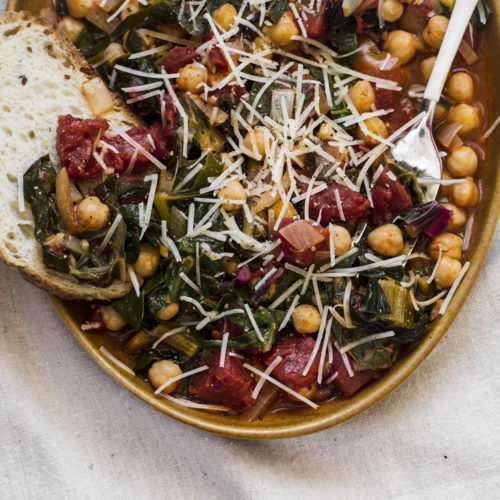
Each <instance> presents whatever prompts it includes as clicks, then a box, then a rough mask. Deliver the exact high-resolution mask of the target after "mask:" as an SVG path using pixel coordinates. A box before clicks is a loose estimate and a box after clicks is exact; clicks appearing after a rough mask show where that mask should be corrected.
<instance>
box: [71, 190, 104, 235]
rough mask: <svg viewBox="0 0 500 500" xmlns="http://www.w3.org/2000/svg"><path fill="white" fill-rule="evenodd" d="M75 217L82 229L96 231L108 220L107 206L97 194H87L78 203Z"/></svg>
mask: <svg viewBox="0 0 500 500" xmlns="http://www.w3.org/2000/svg"><path fill="white" fill-rule="evenodd" d="M76 217H77V219H78V224H79V226H80V227H81V228H82V229H83V230H84V231H98V230H99V229H101V228H103V227H104V225H105V224H106V222H107V221H108V217H109V207H108V206H107V205H105V204H104V203H102V202H101V200H100V199H99V198H98V197H97V196H88V197H87V198H84V199H83V200H82V201H81V202H80V203H79V204H78V206H77V208H76Z"/></svg>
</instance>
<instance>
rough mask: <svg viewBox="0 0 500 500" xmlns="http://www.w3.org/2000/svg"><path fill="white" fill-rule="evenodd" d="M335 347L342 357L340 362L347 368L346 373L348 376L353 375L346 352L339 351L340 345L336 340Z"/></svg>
mask: <svg viewBox="0 0 500 500" xmlns="http://www.w3.org/2000/svg"><path fill="white" fill-rule="evenodd" d="M334 345H335V347H336V349H337V351H339V353H340V356H341V357H342V362H343V363H344V366H345V369H346V370H347V373H348V374H349V377H351V378H352V377H354V372H353V371H352V367H351V363H349V358H348V357H347V354H346V353H345V352H341V351H340V346H339V343H338V342H337V341H335V344H334Z"/></svg>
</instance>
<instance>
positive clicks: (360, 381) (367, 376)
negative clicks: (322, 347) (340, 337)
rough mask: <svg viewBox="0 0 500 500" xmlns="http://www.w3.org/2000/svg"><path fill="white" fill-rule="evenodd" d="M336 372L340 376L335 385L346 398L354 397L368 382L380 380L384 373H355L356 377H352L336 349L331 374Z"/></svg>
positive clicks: (377, 371)
mask: <svg viewBox="0 0 500 500" xmlns="http://www.w3.org/2000/svg"><path fill="white" fill-rule="evenodd" d="M348 358H349V362H350V363H351V366H352V360H351V358H350V357H349V356H348ZM335 372H337V373H338V375H337V377H336V378H335V379H334V380H333V384H335V385H336V386H337V387H338V388H339V389H340V390H341V391H342V392H343V393H344V394H345V395H346V396H352V395H353V394H354V393H356V392H358V391H359V390H360V389H361V387H363V386H364V385H366V384H368V382H371V381H372V380H376V379H378V378H380V377H381V373H382V372H381V370H363V371H360V372H354V376H352V377H351V376H350V375H349V372H348V371H347V368H346V366H345V364H344V362H343V361H342V356H341V354H340V352H339V351H338V350H337V349H336V348H335V347H334V348H333V361H332V368H331V373H335Z"/></svg>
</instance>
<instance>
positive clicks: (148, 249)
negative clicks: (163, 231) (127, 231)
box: [132, 243, 160, 278]
mask: <svg viewBox="0 0 500 500" xmlns="http://www.w3.org/2000/svg"><path fill="white" fill-rule="evenodd" d="M159 263H160V252H159V251H158V250H157V249H156V248H155V247H153V246H151V245H150V244H149V243H142V244H141V250H140V251H139V257H137V260H136V261H135V263H134V264H133V266H132V268H133V269H134V272H135V274H137V275H138V276H141V277H142V278H148V277H149V276H153V274H154V273H155V271H156V269H157V268H158V264H159Z"/></svg>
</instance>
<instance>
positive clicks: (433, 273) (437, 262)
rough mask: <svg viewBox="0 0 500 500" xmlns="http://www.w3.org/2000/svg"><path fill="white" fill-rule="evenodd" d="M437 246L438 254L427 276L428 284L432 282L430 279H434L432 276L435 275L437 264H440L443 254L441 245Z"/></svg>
mask: <svg viewBox="0 0 500 500" xmlns="http://www.w3.org/2000/svg"><path fill="white" fill-rule="evenodd" d="M438 246H439V255H438V258H437V260H436V264H435V265H434V269H433V270H432V273H431V275H430V276H429V277H428V278H427V284H428V285H430V284H431V283H432V281H433V280H434V277H435V276H436V272H437V270H438V267H439V264H441V257H442V256H443V249H442V247H441V245H438Z"/></svg>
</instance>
